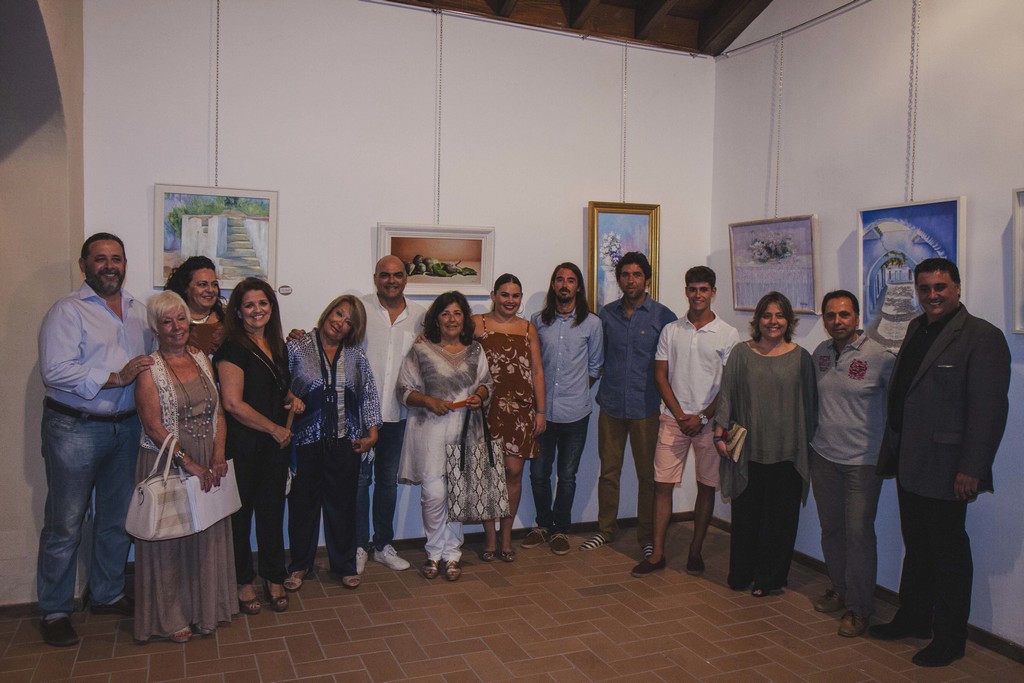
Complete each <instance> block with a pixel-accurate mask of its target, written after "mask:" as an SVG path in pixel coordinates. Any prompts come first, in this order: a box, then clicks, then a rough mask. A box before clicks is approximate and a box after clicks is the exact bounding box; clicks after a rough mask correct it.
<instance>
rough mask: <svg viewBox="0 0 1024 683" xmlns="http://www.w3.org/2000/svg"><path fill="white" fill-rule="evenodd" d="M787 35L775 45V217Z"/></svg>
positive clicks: (777, 206)
mask: <svg viewBox="0 0 1024 683" xmlns="http://www.w3.org/2000/svg"><path fill="white" fill-rule="evenodd" d="M785 43H786V37H785V36H783V37H781V38H779V42H778V44H777V45H776V46H775V54H776V60H775V64H776V68H775V74H776V76H775V88H774V90H775V93H776V95H775V218H778V217H779V179H780V173H779V169H780V167H781V159H782V74H783V64H784V62H785V57H786V45H785Z"/></svg>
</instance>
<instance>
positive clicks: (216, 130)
mask: <svg viewBox="0 0 1024 683" xmlns="http://www.w3.org/2000/svg"><path fill="white" fill-rule="evenodd" d="M213 84H214V85H213V186H214V187H220V0H217V52H216V59H215V62H214V80H213Z"/></svg>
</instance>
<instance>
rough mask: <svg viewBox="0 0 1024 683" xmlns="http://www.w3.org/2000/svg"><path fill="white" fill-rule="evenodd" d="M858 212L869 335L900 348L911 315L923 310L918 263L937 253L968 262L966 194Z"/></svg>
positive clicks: (863, 302) (865, 324)
mask: <svg viewBox="0 0 1024 683" xmlns="http://www.w3.org/2000/svg"><path fill="white" fill-rule="evenodd" d="M859 214H860V252H859V253H860V268H859V270H858V272H859V273H860V302H861V303H860V322H861V325H862V326H863V327H864V332H865V333H866V334H867V335H868V336H870V337H872V338H873V339H875V341H877V342H879V343H880V344H882V345H883V346H885V347H887V348H890V349H893V350H896V349H898V348H899V347H900V344H901V343H902V342H903V337H904V336H905V335H906V332H907V327H908V326H909V325H910V321H911V320H913V319H914V318H915V317H917V316H918V315H920V314H921V310H920V307H919V306H918V304H917V293H916V291H915V289H914V268H915V267H916V266H917V264H918V263H920V262H921V261H924V260H925V259H929V258H936V257H941V258H948V259H949V260H950V261H953V262H954V263H956V264H957V266H958V267H959V266H960V265H961V264H962V263H963V262H964V244H965V242H964V230H965V224H966V219H967V199H966V198H965V197H955V198H952V199H940V200H938V201H930V202H913V203H910V204H894V205H892V206H880V207H876V208H873V209H862V210H861V211H860V212H859ZM963 276H964V275H963V270H962V268H961V271H960V277H961V279H963Z"/></svg>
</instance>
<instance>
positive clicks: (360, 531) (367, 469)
mask: <svg viewBox="0 0 1024 683" xmlns="http://www.w3.org/2000/svg"><path fill="white" fill-rule="evenodd" d="M404 440H405V420H401V421H400V422H385V423H383V424H382V425H381V426H380V427H379V428H378V430H377V445H376V446H374V449H373V451H374V456H373V462H372V463H368V462H366V461H363V464H362V465H361V467H360V469H359V490H358V491H357V493H356V547H357V548H366V547H367V546H369V545H370V484H371V483H372V482H373V480H374V479H376V480H377V484H376V486H374V487H373V545H374V547H375V548H376V549H377V550H380V549H381V548H383V547H384V546H386V545H390V544H391V542H392V541H394V540H395V501H396V500H397V498H398V463H399V462H400V461H401V459H402V442H403V441H404Z"/></svg>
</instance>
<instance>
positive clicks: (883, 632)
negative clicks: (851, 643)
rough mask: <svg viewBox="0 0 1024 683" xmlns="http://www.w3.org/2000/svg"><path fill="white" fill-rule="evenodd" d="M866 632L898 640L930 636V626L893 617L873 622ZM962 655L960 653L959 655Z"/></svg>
mask: <svg viewBox="0 0 1024 683" xmlns="http://www.w3.org/2000/svg"><path fill="white" fill-rule="evenodd" d="M868 634H870V636H871V637H872V638H877V639H878V640H899V639H901V638H931V637H932V627H931V626H913V625H911V624H907V623H906V622H903V621H899V620H897V619H893V620H892V621H890V622H889V623H888V624H875V625H874V626H871V627H869V628H868ZM961 656H962V655H961Z"/></svg>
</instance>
